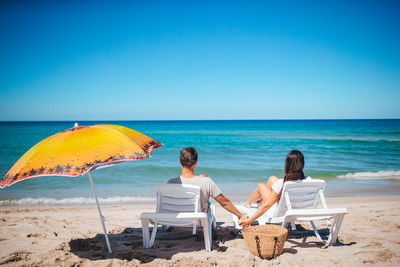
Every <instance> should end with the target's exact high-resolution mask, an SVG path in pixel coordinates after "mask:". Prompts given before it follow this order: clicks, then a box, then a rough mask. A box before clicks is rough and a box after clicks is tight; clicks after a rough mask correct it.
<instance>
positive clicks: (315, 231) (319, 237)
mask: <svg viewBox="0 0 400 267" xmlns="http://www.w3.org/2000/svg"><path fill="white" fill-rule="evenodd" d="M310 224H311V226H312V228H313V230H314V233H315V236H316V237H317V239H318V240H319V241H322V242H324V240H322V238H321V236H320V235H319V232H318V229H317V227H315V224H314V222H313V221H310Z"/></svg>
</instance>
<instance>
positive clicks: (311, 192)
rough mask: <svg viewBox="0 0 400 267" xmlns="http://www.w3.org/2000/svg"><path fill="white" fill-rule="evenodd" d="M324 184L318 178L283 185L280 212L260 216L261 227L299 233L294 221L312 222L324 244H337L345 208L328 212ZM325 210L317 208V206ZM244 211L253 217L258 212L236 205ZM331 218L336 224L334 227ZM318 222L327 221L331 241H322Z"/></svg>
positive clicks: (236, 221)
mask: <svg viewBox="0 0 400 267" xmlns="http://www.w3.org/2000/svg"><path fill="white" fill-rule="evenodd" d="M324 188H325V181H324V180H319V179H306V180H302V181H290V182H286V183H285V184H284V187H283V190H282V196H281V199H280V200H279V203H278V206H277V210H276V212H275V214H274V215H273V216H272V217H268V216H267V215H266V214H264V215H262V216H260V217H259V218H258V219H257V221H258V223H259V224H260V225H261V224H267V223H275V224H280V225H283V226H284V227H288V225H289V224H291V226H292V229H293V230H296V225H295V221H309V222H310V224H311V227H312V228H313V231H314V233H315V236H316V237H317V239H318V240H319V241H321V242H324V243H325V244H328V245H333V244H335V243H336V240H337V237H338V234H339V230H340V227H341V224H342V222H343V218H344V215H345V214H346V213H347V209H346V208H334V209H328V207H327V205H326V201H325V197H324V193H323V191H324ZM319 205H320V206H321V207H322V208H318V206H319ZM236 207H237V208H238V209H239V210H240V211H241V212H243V213H246V214H247V215H248V216H249V217H251V216H252V215H253V214H254V213H255V212H256V210H257V209H255V208H247V207H245V206H243V205H237V206H236ZM232 217H233V221H234V225H235V227H236V228H238V229H239V228H240V226H239V225H238V220H237V218H236V217H235V216H232ZM331 219H333V223H332V224H331V222H330V221H331ZM317 220H327V224H328V227H329V228H330V234H329V237H328V240H326V241H325V240H323V239H322V238H321V236H320V234H319V232H318V230H317V228H316V226H315V224H314V221H317Z"/></svg>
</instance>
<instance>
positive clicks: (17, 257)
mask: <svg viewBox="0 0 400 267" xmlns="http://www.w3.org/2000/svg"><path fill="white" fill-rule="evenodd" d="M30 254H32V252H30V251H24V250H21V251H16V252H14V253H12V254H11V255H8V256H5V257H2V258H0V265H3V264H7V263H12V262H18V261H25V260H29V259H30V258H29V255H30Z"/></svg>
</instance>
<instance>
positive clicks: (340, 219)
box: [328, 214, 344, 245]
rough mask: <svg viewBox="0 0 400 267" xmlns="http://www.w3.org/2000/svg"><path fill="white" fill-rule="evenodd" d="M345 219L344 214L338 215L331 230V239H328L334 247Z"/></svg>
mask: <svg viewBox="0 0 400 267" xmlns="http://www.w3.org/2000/svg"><path fill="white" fill-rule="evenodd" d="M343 217H344V214H338V215H336V216H335V218H334V220H333V224H332V227H331V230H330V234H329V238H328V244H329V245H334V244H335V243H336V240H337V237H338V234H339V230H340V226H341V225H342V222H343Z"/></svg>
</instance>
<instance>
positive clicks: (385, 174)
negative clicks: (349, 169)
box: [337, 170, 400, 179]
mask: <svg viewBox="0 0 400 267" xmlns="http://www.w3.org/2000/svg"><path fill="white" fill-rule="evenodd" d="M337 178H346V179H400V171H397V170H396V171H395V170H390V171H377V172H353V173H347V174H344V175H339V176H337Z"/></svg>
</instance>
